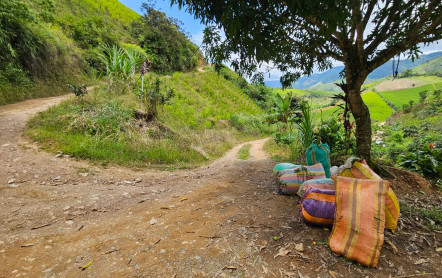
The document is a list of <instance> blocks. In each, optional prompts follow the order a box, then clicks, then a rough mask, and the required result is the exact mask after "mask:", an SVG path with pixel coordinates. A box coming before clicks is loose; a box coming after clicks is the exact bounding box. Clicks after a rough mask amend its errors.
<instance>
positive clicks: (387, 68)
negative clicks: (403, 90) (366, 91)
mask: <svg viewBox="0 0 442 278" xmlns="http://www.w3.org/2000/svg"><path fill="white" fill-rule="evenodd" d="M439 56H442V52H435V53H431V54H427V55H421V56H420V57H419V59H416V60H414V62H412V61H411V59H406V60H401V61H400V63H399V68H398V72H399V73H401V72H402V71H404V70H406V69H411V68H414V67H416V66H418V65H421V64H423V63H425V62H427V61H430V60H433V59H435V58H438V57H439ZM343 69H344V66H339V67H334V68H332V69H329V70H327V71H325V72H322V73H315V74H313V75H311V76H303V77H301V78H300V79H298V81H297V82H295V83H293V84H292V87H293V88H297V89H307V88H312V87H313V88H314V89H325V87H327V88H328V87H330V86H329V84H327V83H333V82H335V81H336V82H337V81H338V80H340V78H339V73H340V72H341V71H342V70H343ZM392 73H393V69H392V63H391V62H387V63H385V64H383V65H382V66H380V67H379V68H377V69H375V70H374V71H373V72H372V73H370V74H369V75H368V78H367V81H370V80H376V79H379V78H383V77H386V76H389V75H392ZM265 84H266V85H267V86H269V87H273V88H278V87H281V84H280V83H279V80H271V81H265ZM323 85H324V86H325V87H324V86H323ZM313 88H312V89H313Z"/></svg>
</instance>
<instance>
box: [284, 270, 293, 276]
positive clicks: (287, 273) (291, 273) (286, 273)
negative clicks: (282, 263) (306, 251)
mask: <svg viewBox="0 0 442 278" xmlns="http://www.w3.org/2000/svg"><path fill="white" fill-rule="evenodd" d="M282 273H284V274H285V275H287V276H288V277H295V276H296V273H294V272H288V271H285V270H284V271H283V272H282Z"/></svg>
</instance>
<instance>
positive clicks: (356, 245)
mask: <svg viewBox="0 0 442 278" xmlns="http://www.w3.org/2000/svg"><path fill="white" fill-rule="evenodd" d="M389 186H390V184H389V182H388V181H383V180H364V179H353V178H347V177H339V176H338V177H337V180H336V203H335V205H336V208H335V222H334V223H333V230H332V234H331V235H330V238H329V245H330V248H331V249H332V251H333V252H334V253H335V254H338V255H343V256H345V257H346V258H347V259H349V260H352V261H357V262H358V263H360V264H363V265H365V266H371V267H376V265H377V263H378V260H379V256H380V250H381V247H382V244H383V243H384V225H385V196H386V195H387V192H388V188H389Z"/></svg>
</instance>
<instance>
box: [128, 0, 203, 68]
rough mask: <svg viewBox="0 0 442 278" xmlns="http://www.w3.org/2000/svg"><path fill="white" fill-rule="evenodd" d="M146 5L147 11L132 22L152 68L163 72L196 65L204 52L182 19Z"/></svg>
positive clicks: (135, 34)
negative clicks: (181, 25)
mask: <svg viewBox="0 0 442 278" xmlns="http://www.w3.org/2000/svg"><path fill="white" fill-rule="evenodd" d="M142 8H143V10H144V11H145V14H144V15H143V17H142V18H141V19H139V20H137V21H135V22H133V23H132V24H131V33H132V35H133V37H135V38H138V40H139V43H140V46H141V47H142V48H143V49H144V50H145V51H146V53H147V55H148V57H149V60H150V61H151V63H152V69H153V70H154V71H156V72H159V73H171V72H174V71H189V70H192V69H195V68H196V67H197V66H198V57H202V53H201V51H199V49H198V47H197V46H196V45H194V44H193V43H192V42H190V40H189V39H188V38H187V37H186V35H185V34H184V31H183V30H182V29H181V27H180V25H179V22H178V21H177V20H175V19H173V18H168V17H167V16H166V14H165V13H163V12H161V11H157V10H154V9H153V8H152V7H151V6H149V5H148V4H145V3H143V5H142Z"/></svg>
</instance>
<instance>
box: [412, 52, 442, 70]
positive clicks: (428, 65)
mask: <svg viewBox="0 0 442 278" xmlns="http://www.w3.org/2000/svg"><path fill="white" fill-rule="evenodd" d="M412 71H413V73H416V74H426V73H436V74H438V73H439V74H440V73H442V56H439V57H437V58H434V59H431V60H428V61H426V62H425V63H423V64H421V65H419V66H417V67H415V68H413V69H412Z"/></svg>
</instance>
